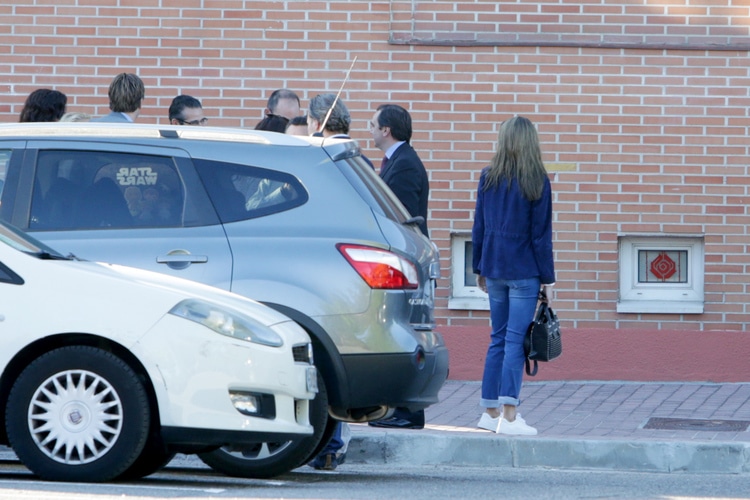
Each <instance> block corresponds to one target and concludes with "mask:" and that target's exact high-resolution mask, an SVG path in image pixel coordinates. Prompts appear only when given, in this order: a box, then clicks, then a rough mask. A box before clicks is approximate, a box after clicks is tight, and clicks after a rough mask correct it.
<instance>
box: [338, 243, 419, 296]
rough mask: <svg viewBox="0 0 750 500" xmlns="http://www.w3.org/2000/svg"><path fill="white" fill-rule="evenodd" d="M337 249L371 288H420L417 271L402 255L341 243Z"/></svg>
mask: <svg viewBox="0 0 750 500" xmlns="http://www.w3.org/2000/svg"><path fill="white" fill-rule="evenodd" d="M336 248H338V249H339V252H341V254H342V255H343V256H344V257H345V258H346V260H347V261H349V264H351V265H352V267H353V268H354V269H355V270H356V271H357V272H358V273H359V275H360V276H361V277H362V279H363V280H365V282H366V283H367V284H368V285H369V286H370V288H381V289H382V288H386V289H394V290H403V289H414V288H418V287H419V278H418V274H417V269H416V268H415V267H414V264H412V263H411V262H409V261H408V260H406V259H405V258H403V257H401V256H400V255H396V254H395V253H393V252H389V251H388V250H382V249H380V248H374V247H367V246H364V245H350V244H345V243H339V244H338V245H336Z"/></svg>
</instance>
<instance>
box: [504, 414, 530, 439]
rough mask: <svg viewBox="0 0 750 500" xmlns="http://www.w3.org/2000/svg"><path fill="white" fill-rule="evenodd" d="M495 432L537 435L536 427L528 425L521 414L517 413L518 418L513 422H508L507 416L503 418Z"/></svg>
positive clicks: (511, 434) (513, 434) (509, 434)
mask: <svg viewBox="0 0 750 500" xmlns="http://www.w3.org/2000/svg"><path fill="white" fill-rule="evenodd" d="M495 432H497V433H498V434H505V435H507V436H536V429H534V428H533V427H531V426H530V425H528V424H527V423H526V421H525V420H524V419H522V418H521V416H520V415H516V419H515V420H514V421H513V422H508V421H507V420H505V418H501V419H500V422H498V424H497V429H496V430H495Z"/></svg>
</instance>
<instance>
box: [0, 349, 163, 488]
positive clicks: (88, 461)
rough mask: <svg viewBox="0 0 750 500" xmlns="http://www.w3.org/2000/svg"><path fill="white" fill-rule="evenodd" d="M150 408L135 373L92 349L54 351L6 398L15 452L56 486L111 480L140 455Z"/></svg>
mask: <svg viewBox="0 0 750 500" xmlns="http://www.w3.org/2000/svg"><path fill="white" fill-rule="evenodd" d="M149 416H150V408H149V403H148V397H147V395H146V391H145V389H144V387H143V384H142V382H141V381H140V380H139V378H138V376H137V374H136V373H135V372H134V371H133V370H132V369H131V368H130V366H128V365H127V364H126V363H125V362H124V361H123V360H121V359H120V358H118V357H117V356H115V355H114V354H112V353H110V352H107V351H103V350H101V349H97V348H95V347H89V346H68V347H62V348H59V349H55V350H53V351H50V352H48V353H46V354H44V355H42V356H40V357H39V358H37V359H36V360H34V361H33V362H32V363H31V364H29V366H28V367H27V368H26V369H25V370H24V371H23V372H21V375H19V377H18V379H16V382H15V383H14V384H13V388H12V389H11V392H10V395H9V397H8V406H7V412H6V426H7V432H8V439H9V441H10V445H11V447H12V448H13V450H14V451H15V452H16V455H18V458H19V459H20V460H21V462H23V463H24V465H26V466H27V467H28V468H29V469H31V471H32V472H34V473H35V474H37V475H38V476H40V477H42V478H44V479H49V480H54V481H108V480H111V479H114V478H116V477H117V476H118V475H120V474H121V473H122V472H123V471H125V470H126V469H127V468H128V467H130V466H131V465H132V464H133V462H134V461H135V460H136V459H137V458H138V456H139V455H140V453H141V451H142V449H143V447H144V445H145V443H146V438H147V436H148V429H149Z"/></svg>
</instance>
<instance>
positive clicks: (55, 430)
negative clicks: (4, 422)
mask: <svg viewBox="0 0 750 500" xmlns="http://www.w3.org/2000/svg"><path fill="white" fill-rule="evenodd" d="M122 412H123V408H122V402H121V401H120V397H119V396H118V394H117V392H116V391H115V389H114V387H112V385H111V384H110V383H109V382H108V381H107V380H105V379H103V378H101V377H100V376H99V375H97V374H96V373H92V372H89V371H85V370H66V371H62V372H60V373H57V374H55V375H53V376H51V377H50V378H48V379H47V380H45V381H44V383H42V384H41V385H40V386H39V388H38V389H37V390H36V392H35V393H34V396H33V397H32V398H31V402H30V404H29V414H28V423H29V430H30V431H31V435H32V437H33V438H34V441H35V442H36V445H37V446H38V447H39V449H40V450H42V451H43V452H44V454H45V455H47V456H48V457H50V458H51V459H53V460H55V461H56V462H60V463H64V464H69V465H75V464H85V463H88V462H92V461H94V460H97V459H98V458H100V457H102V456H103V455H105V454H106V453H107V452H108V451H109V450H110V449H111V448H112V446H114V444H115V443H116V442H117V439H118V437H119V436H120V432H121V431H122Z"/></svg>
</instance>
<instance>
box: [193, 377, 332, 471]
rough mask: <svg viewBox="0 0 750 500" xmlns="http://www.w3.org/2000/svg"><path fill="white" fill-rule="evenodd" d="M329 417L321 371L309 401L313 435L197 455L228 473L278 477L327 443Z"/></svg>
mask: <svg viewBox="0 0 750 500" xmlns="http://www.w3.org/2000/svg"><path fill="white" fill-rule="evenodd" d="M328 420H329V419H328V392H327V391H326V388H325V383H324V382H323V378H322V377H321V376H320V371H318V394H317V395H316V396H315V399H313V400H312V401H311V403H310V424H312V426H313V434H312V435H311V436H307V437H305V438H302V439H299V440H294V441H282V442H269V443H256V444H254V445H248V446H242V447H239V446H225V447H223V448H219V449H217V450H214V451H210V452H206V453H200V454H198V456H199V457H200V459H201V460H203V462H204V463H205V464H206V465H208V466H210V467H211V468H212V469H214V470H216V471H219V472H221V473H223V474H226V475H228V476H236V477H246V478H270V477H275V476H279V475H281V474H284V473H287V472H289V471H290V470H292V469H296V468H297V467H299V466H300V465H303V464H305V463H307V462H308V461H309V460H310V459H312V458H313V454H314V453H315V452H316V451H317V450H320V449H321V448H322V446H321V443H323V444H325V442H324V439H325V441H327V440H328V439H330V438H331V434H332V433H333V426H330V425H328ZM329 427H330V431H329ZM326 436H327V437H326Z"/></svg>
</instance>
